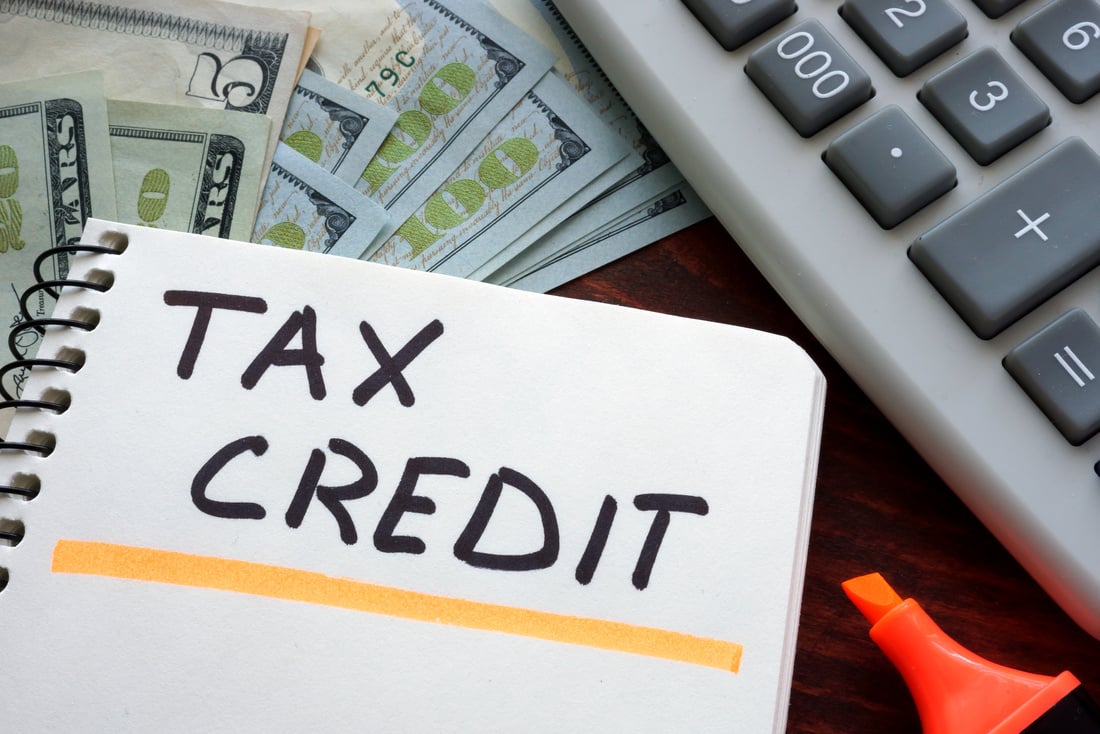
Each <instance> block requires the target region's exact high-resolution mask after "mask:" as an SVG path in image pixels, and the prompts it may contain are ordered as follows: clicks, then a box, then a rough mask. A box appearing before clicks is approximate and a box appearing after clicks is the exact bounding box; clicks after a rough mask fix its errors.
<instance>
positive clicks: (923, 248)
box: [909, 138, 1100, 339]
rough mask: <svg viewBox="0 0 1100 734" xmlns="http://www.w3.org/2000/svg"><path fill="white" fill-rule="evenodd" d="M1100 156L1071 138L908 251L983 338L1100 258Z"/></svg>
mask: <svg viewBox="0 0 1100 734" xmlns="http://www.w3.org/2000/svg"><path fill="white" fill-rule="evenodd" d="M1097 202H1100V157H1098V156H1097V155H1096V153H1095V152H1093V150H1092V149H1091V148H1089V146H1088V145H1086V144H1085V142H1084V141H1082V140H1081V139H1080V138H1070V139H1069V140H1067V141H1065V142H1064V143H1062V144H1060V145H1058V146H1057V147H1055V148H1054V149H1053V150H1051V151H1049V152H1047V153H1046V154H1045V155H1043V156H1042V157H1040V158H1039V159H1038V160H1036V161H1035V162H1033V163H1031V164H1030V165H1028V166H1025V167H1024V168H1023V169H1022V170H1020V171H1019V172H1018V173H1016V174H1015V175H1014V176H1012V177H1011V178H1009V179H1008V180H1007V181H1004V182H1002V183H1001V184H999V185H998V186H996V187H994V188H993V189H992V190H990V191H989V192H988V193H986V194H985V195H983V196H982V197H981V198H979V199H978V200H976V201H974V202H973V203H971V204H970V205H969V206H967V207H965V208H964V209H962V210H960V211H958V212H956V213H955V214H953V215H951V216H950V217H948V218H947V219H946V220H944V221H943V222H941V223H940V224H938V225H936V226H935V227H933V228H932V229H930V230H928V231H927V232H925V233H924V234H922V235H921V236H920V237H918V238H917V240H916V242H914V243H913V244H912V245H911V246H910V248H909V258H910V259H911V260H912V261H913V262H914V263H915V264H916V265H917V267H918V268H920V270H921V272H923V273H924V275H925V277H927V278H928V280H930V281H931V282H932V284H933V285H934V286H935V287H936V289H937V290H938V291H939V292H940V293H941V294H942V295H943V297H944V298H946V299H947V301H948V302H949V303H950V304H951V306H952V307H953V308H954V309H955V310H956V311H957V312H958V313H959V315H960V316H961V317H962V318H963V320H964V321H965V322H966V323H967V324H968V325H969V326H970V328H971V329H973V330H974V333H975V334H977V335H978V336H979V337H981V338H982V339H991V338H993V337H994V336H996V335H997V334H999V333H1000V332H1001V331H1003V330H1004V329H1005V328H1006V327H1008V326H1009V325H1010V324H1011V323H1013V322H1014V321H1016V320H1017V319H1018V318H1020V317H1021V316H1023V315H1024V314H1025V313H1027V312H1028V311H1030V310H1031V309H1033V308H1035V307H1036V306H1038V305H1039V304H1040V303H1042V302H1043V301H1045V300H1046V299H1047V298H1049V297H1050V296H1052V295H1054V294H1055V293H1057V292H1058V291H1059V290H1061V289H1062V288H1064V287H1065V286H1067V285H1069V284H1070V283H1072V282H1073V281H1074V280H1076V279H1077V278H1078V277H1080V276H1081V275H1083V274H1084V273H1085V272H1087V271H1088V270H1090V269H1091V268H1092V267H1094V266H1095V265H1096V264H1097V263H1100V217H1098V216H1096V209H1097Z"/></svg>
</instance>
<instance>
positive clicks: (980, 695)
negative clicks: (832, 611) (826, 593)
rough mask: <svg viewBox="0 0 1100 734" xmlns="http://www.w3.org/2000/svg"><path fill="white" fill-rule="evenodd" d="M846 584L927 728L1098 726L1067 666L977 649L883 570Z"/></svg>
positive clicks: (952, 731) (1031, 732)
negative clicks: (1045, 671)
mask: <svg viewBox="0 0 1100 734" xmlns="http://www.w3.org/2000/svg"><path fill="white" fill-rule="evenodd" d="M843 588H844V591H845V593H846V594H847V595H848V598H849V599H851V600H852V603H853V604H855V605H856V608H858V609H859V610H860V612H862V613H863V615H864V616H865V617H866V618H867V621H869V622H870V623H871V639H873V640H874V641H875V642H876V643H877V644H878V646H879V647H880V648H881V649H882V651H883V652H884V653H886V656H887V657H888V658H890V661H891V662H893V664H894V667H896V668H897V669H898V671H899V672H900V673H901V674H902V677H903V678H904V679H905V682H906V684H907V685H908V687H909V691H910V693H911V694H912V696H913V700H914V702H915V703H916V705H917V710H918V712H919V713H920V717H921V725H922V727H923V729H924V734H1054V733H1055V732H1057V733H1058V734H1100V707H1098V706H1097V705H1096V703H1095V702H1094V701H1093V700H1092V698H1090V697H1089V695H1088V693H1087V692H1086V691H1085V690H1084V688H1082V687H1081V684H1080V681H1078V680H1077V678H1076V677H1074V676H1073V674H1072V673H1069V672H1068V671H1067V672H1063V673H1061V674H1060V675H1058V676H1054V677H1051V676H1045V675H1036V674H1033V673H1028V672H1025V671H1022V670H1016V669H1015V668H1009V667H1006V666H1003V665H998V664H997V663H993V662H990V661H989V660H986V659H984V658H982V657H979V656H978V655H976V654H974V653H973V652H971V651H970V650H968V649H966V648H964V647H963V646H962V645H960V644H959V643H957V642H955V640H953V639H952V638H950V637H948V636H947V634H946V633H944V631H943V630H941V629H940V628H939V626H938V625H936V623H935V622H933V621H932V619H931V617H929V616H928V614H927V613H926V612H925V611H924V609H922V608H921V606H920V605H919V604H918V603H917V602H916V601H914V600H913V599H902V598H901V597H900V596H899V595H898V594H897V592H895V591H894V589H893V588H892V587H891V586H890V585H889V584H888V583H887V582H886V580H885V579H883V577H882V576H881V575H880V574H877V573H873V574H868V575H866V576H860V577H858V578H854V579H850V580H848V581H845V582H844V584H843Z"/></svg>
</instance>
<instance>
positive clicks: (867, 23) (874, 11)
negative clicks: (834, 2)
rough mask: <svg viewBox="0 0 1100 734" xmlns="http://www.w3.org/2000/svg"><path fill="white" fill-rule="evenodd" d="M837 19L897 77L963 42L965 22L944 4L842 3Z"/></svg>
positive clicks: (924, 0)
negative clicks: (854, 33) (842, 19)
mask: <svg viewBox="0 0 1100 734" xmlns="http://www.w3.org/2000/svg"><path fill="white" fill-rule="evenodd" d="M840 15H841V17H843V18H844V20H845V21H847V23H848V25H850V26H851V27H852V29H853V30H855V32H856V33H858V34H859V36H860V38H862V39H863V42H864V43H866V44H867V45H868V46H870V47H871V50H872V51H874V52H875V53H876V54H877V55H878V57H879V58H880V59H882V61H883V63H885V64H886V65H887V66H888V67H890V71H892V72H894V74H896V75H897V76H905V75H907V74H910V73H912V72H914V71H916V70H917V69H918V68H920V67H921V66H923V65H924V64H926V63H928V62H929V61H931V60H932V59H934V58H936V57H937V56H939V55H940V54H942V53H943V52H944V51H946V50H947V49H949V48H951V47H952V46H954V45H955V44H957V43H959V42H960V41H962V40H963V39H964V38H966V19H965V18H963V16H962V14H961V13H959V11H958V10H955V8H954V7H952V6H951V5H949V4H948V3H947V2H946V0H845V2H844V4H843V5H841V6H840Z"/></svg>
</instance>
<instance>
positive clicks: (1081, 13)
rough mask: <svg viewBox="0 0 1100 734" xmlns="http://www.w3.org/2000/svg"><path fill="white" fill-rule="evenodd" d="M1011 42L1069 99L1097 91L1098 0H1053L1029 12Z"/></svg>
mask: <svg viewBox="0 0 1100 734" xmlns="http://www.w3.org/2000/svg"><path fill="white" fill-rule="evenodd" d="M1012 42H1013V43H1015V44H1016V46H1018V47H1019V49H1020V50H1021V51H1023V52H1024V55H1026V56H1027V57H1028V58H1029V59H1031V63H1033V64H1035V65H1036V66H1037V67H1039V71H1041V72H1043V74H1045V75H1046V77H1047V78H1048V79H1050V81H1051V83H1053V84H1054V86H1056V87H1058V91H1060V92H1061V93H1062V94H1064V95H1065V96H1066V99H1068V100H1069V101H1070V102H1075V103H1078V104H1079V103H1081V102H1084V101H1085V100H1086V99H1088V98H1089V97H1091V96H1092V95H1094V94H1096V93H1097V92H1098V91H1100V3H1097V2H1096V0H1055V2H1052V3H1051V4H1050V5H1047V6H1046V7H1044V8H1042V9H1041V10H1039V11H1038V12H1036V13H1034V14H1032V15H1029V16H1028V17H1027V18H1024V20H1023V21H1022V22H1021V23H1020V24H1019V25H1018V26H1016V30H1014V31H1013V32H1012Z"/></svg>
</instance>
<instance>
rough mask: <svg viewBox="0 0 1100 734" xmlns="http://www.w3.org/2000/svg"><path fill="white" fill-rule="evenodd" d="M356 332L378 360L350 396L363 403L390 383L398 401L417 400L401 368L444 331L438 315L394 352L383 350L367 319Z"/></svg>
mask: <svg viewBox="0 0 1100 734" xmlns="http://www.w3.org/2000/svg"><path fill="white" fill-rule="evenodd" d="M359 333H360V334H362V335H363V341H365V342H366V343H367V347H368V348H369V349H370V352H371V354H373V355H374V358H375V359H376V360H377V361H378V369H377V370H375V371H374V373H373V374H371V376H370V377H368V378H367V379H365V380H363V382H362V383H361V384H360V385H359V387H357V388H355V390H354V391H352V394H351V399H352V400H353V401H355V404H356V405H365V404H366V402H367V401H368V400H370V399H371V398H373V397H374V396H375V395H376V394H377V393H378V391H379V390H381V389H382V388H383V387H385V386H386V385H393V389H394V392H396V393H397V399H398V400H400V401H401V404H402V405H404V406H405V407H406V408H408V407H410V406H412V404H413V403H414V402H416V397H415V396H414V395H413V391H412V388H411V387H409V383H408V381H406V380H405V376H404V375H403V374H402V373H401V371H402V370H403V369H405V368H406V367H408V366H409V363H410V362H412V361H413V360H414V359H416V357H417V355H419V354H420V353H421V352H423V351H424V349H425V348H426V347H427V346H428V345H429V344H431V343H432V342H434V341H435V340H436V339H438V338H439V337H440V336H441V335H442V334H443V324H442V322H440V321H439V319H436V320H435V321H432V322H431V323H430V324H428V325H427V326H425V327H424V328H423V329H421V330H420V331H419V332H417V334H416V336H414V337H413V338H412V339H410V340H409V343H408V344H406V345H405V346H403V347H401V349H400V350H398V352H397V354H394V355H393V356H390V353H389V352H388V351H386V348H385V346H383V345H382V341H381V340H380V339H379V338H378V334H376V333H375V331H374V329H373V328H372V327H371V325H370V324H368V323H367V322H366V321H364V322H362V323H361V324H359Z"/></svg>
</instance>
